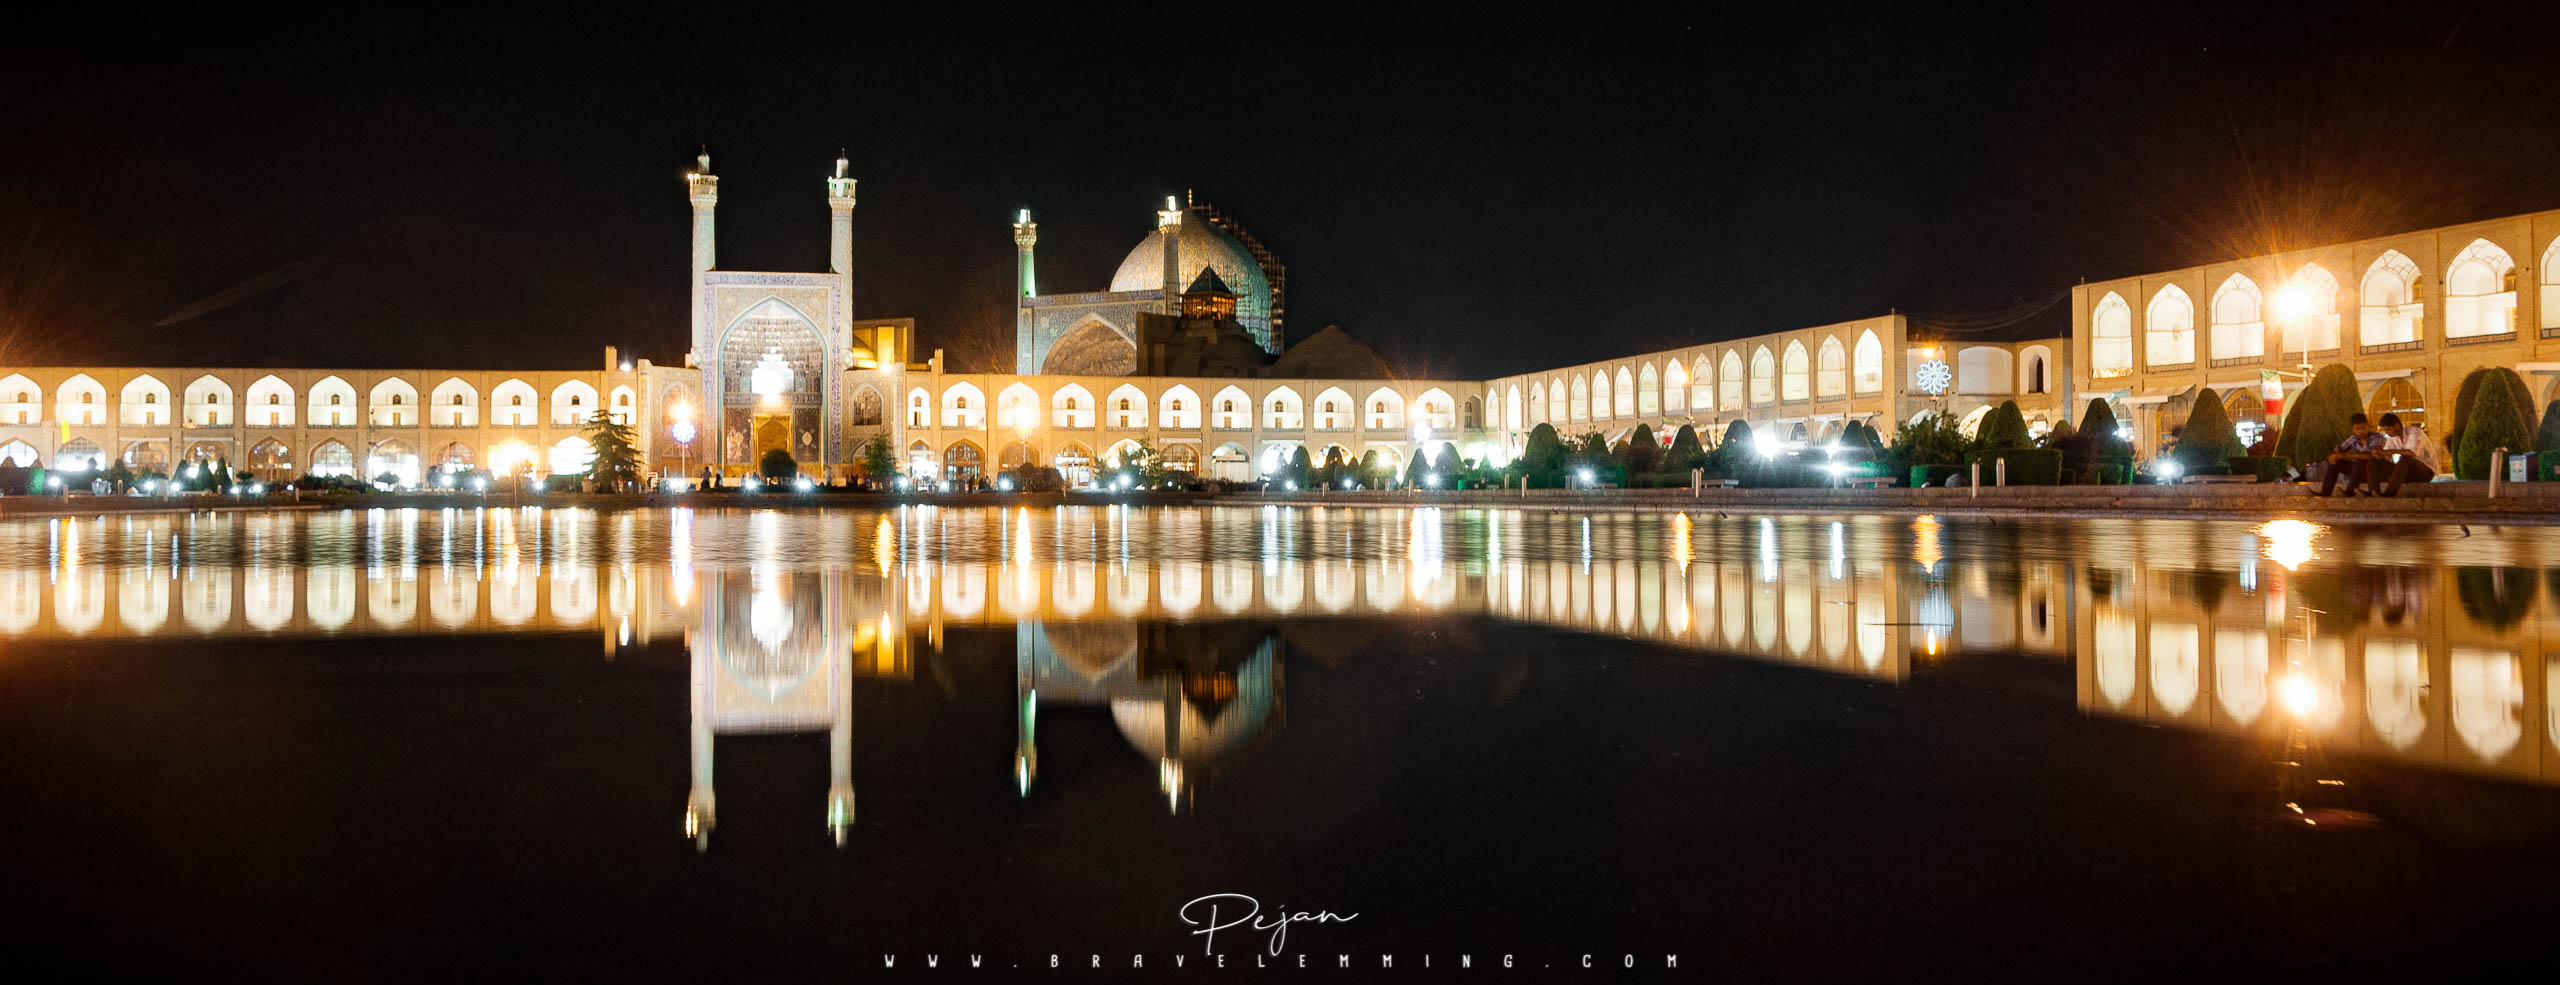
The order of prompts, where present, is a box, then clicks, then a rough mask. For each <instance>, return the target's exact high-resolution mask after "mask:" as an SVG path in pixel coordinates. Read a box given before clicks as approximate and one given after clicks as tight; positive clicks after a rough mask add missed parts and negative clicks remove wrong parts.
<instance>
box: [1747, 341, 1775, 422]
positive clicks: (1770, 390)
mask: <svg viewBox="0 0 2560 985" xmlns="http://www.w3.org/2000/svg"><path fill="white" fill-rule="evenodd" d="M1777 402H1778V357H1777V356H1775V355H1772V354H1771V353H1770V352H1769V347H1768V346H1765V345H1764V346H1761V347H1759V348H1756V349H1753V350H1751V406H1754V407H1760V406H1764V405H1767V404H1774V403H1777Z"/></svg>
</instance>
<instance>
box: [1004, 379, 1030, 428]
mask: <svg viewBox="0 0 2560 985" xmlns="http://www.w3.org/2000/svg"><path fill="white" fill-rule="evenodd" d="M1039 426H1040V395H1039V394H1037V393H1034V392H1032V390H1031V386H1030V385H1029V384H1027V383H1023V382H1021V381H1019V380H1016V381H1014V382H1013V383H1011V384H1008V385H1006V386H1005V388H1004V389H1002V390H998V391H996V427H997V428H998V429H1000V430H1006V431H1029V430H1032V429H1034V428H1037V427H1039Z"/></svg>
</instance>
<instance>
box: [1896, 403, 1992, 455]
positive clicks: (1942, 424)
mask: <svg viewBox="0 0 2560 985" xmlns="http://www.w3.org/2000/svg"><path fill="white" fill-rule="evenodd" d="M1971 445H1972V442H1970V441H1968V440H1966V439H1965V436H1964V428H1963V427H1962V426H1960V425H1958V424H1957V423H1956V419H1955V416H1954V415H1952V414H1943V413H1939V412H1937V411H1929V412H1927V413H1924V414H1921V415H1920V416H1918V417H1915V418H1912V419H1911V420H1908V421H1904V422H1903V423H1902V426H1901V427H1899V428H1896V429H1895V430H1894V433H1893V453H1894V457H1895V458H1896V459H1897V460H1898V462H1899V464H1900V465H1901V466H1902V467H1905V468H1907V467H1910V466H1913V465H1962V464H1964V456H1965V452H1966V451H1967V450H1968V449H1969V448H1970V446H1971Z"/></svg>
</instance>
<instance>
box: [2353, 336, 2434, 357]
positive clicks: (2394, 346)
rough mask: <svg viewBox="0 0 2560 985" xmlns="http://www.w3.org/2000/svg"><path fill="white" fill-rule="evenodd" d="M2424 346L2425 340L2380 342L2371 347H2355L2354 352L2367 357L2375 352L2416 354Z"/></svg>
mask: <svg viewBox="0 0 2560 985" xmlns="http://www.w3.org/2000/svg"><path fill="white" fill-rule="evenodd" d="M2426 344H2427V343H2426V340H2424V339H2410V340H2409V341H2407V342H2380V343H2375V344H2373V345H2360V346H2357V347H2356V351H2357V352H2360V353H2363V354H2365V355H2368V356H2370V355H2373V354H2374V353H2377V352H2416V351H2418V350H2419V349H2420V348H2421V347H2423V346H2425V345H2426Z"/></svg>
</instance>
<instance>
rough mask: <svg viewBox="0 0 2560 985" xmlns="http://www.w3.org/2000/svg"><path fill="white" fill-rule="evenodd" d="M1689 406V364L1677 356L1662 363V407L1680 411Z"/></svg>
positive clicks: (1667, 409) (1666, 409)
mask: <svg viewBox="0 0 2560 985" xmlns="http://www.w3.org/2000/svg"><path fill="white" fill-rule="evenodd" d="M1688 408H1689V364H1687V363H1684V362H1681V361H1680V359H1679V358H1678V357H1676V356H1675V357H1673V358H1672V359H1671V360H1670V361H1668V362H1665V363H1663V365H1662V409H1663V410H1664V411H1680V410H1687V409H1688Z"/></svg>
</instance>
